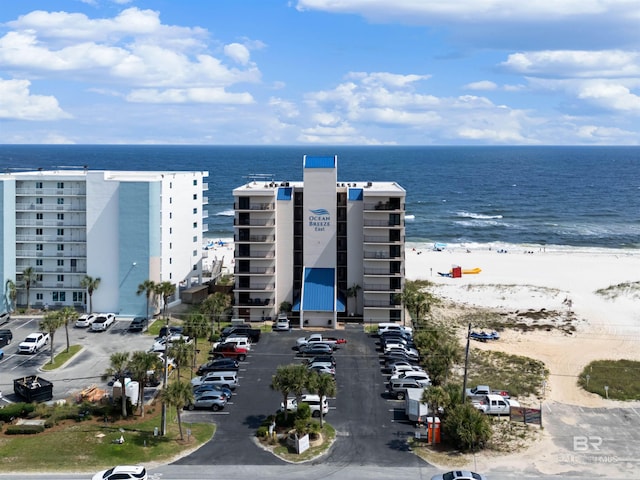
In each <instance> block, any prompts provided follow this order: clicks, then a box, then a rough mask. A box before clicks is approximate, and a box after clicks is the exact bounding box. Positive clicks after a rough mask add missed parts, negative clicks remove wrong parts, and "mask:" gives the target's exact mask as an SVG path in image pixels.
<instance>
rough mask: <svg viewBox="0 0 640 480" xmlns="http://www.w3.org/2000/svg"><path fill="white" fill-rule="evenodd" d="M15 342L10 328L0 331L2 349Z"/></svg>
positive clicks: (0, 346)
mask: <svg viewBox="0 0 640 480" xmlns="http://www.w3.org/2000/svg"><path fill="white" fill-rule="evenodd" d="M11 340H13V333H11V330H9V329H8V328H3V329H0V348H2V347H4V346H5V345H9V344H10V343H11Z"/></svg>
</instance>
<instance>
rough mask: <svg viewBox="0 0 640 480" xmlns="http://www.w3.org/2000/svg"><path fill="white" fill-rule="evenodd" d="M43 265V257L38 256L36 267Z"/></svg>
mask: <svg viewBox="0 0 640 480" xmlns="http://www.w3.org/2000/svg"><path fill="white" fill-rule="evenodd" d="M41 266H42V259H41V258H36V267H41Z"/></svg>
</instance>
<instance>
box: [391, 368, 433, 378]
mask: <svg viewBox="0 0 640 480" xmlns="http://www.w3.org/2000/svg"><path fill="white" fill-rule="evenodd" d="M389 371H390V373H391V376H392V377H393V376H394V375H399V374H401V373H406V372H422V373H425V371H424V369H423V368H422V367H421V366H419V365H394V366H393V367H392V368H391V369H390V370H389Z"/></svg>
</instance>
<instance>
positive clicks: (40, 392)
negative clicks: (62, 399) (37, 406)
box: [13, 375, 53, 402]
mask: <svg viewBox="0 0 640 480" xmlns="http://www.w3.org/2000/svg"><path fill="white" fill-rule="evenodd" d="M13 391H14V392H15V394H16V395H18V396H19V397H22V398H24V399H25V400H26V401H27V402H46V401H47V400H51V399H52V398H53V383H51V382H50V381H49V380H45V379H44V378H42V377H39V376H37V375H29V376H27V377H21V378H16V379H15V380H14V381H13Z"/></svg>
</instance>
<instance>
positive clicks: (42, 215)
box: [36, 213, 44, 220]
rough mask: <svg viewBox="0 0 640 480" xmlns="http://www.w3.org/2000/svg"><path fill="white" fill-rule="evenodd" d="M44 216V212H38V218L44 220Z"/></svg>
mask: <svg viewBox="0 0 640 480" xmlns="http://www.w3.org/2000/svg"><path fill="white" fill-rule="evenodd" d="M43 218H44V214H42V213H36V220H42V219H43Z"/></svg>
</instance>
